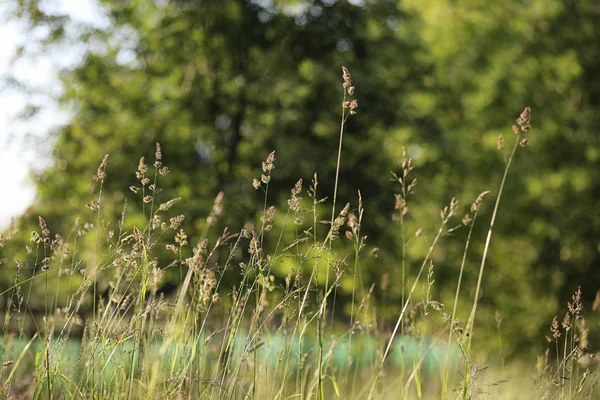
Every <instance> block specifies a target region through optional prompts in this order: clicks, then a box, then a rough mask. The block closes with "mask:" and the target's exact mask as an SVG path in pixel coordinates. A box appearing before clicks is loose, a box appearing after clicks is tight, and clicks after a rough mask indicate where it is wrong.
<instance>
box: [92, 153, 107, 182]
mask: <svg viewBox="0 0 600 400" xmlns="http://www.w3.org/2000/svg"><path fill="white" fill-rule="evenodd" d="M107 163H108V154H106V155H105V156H104V158H103V159H102V162H101V163H100V165H99V166H98V170H97V171H96V175H94V181H95V182H100V181H103V180H104V178H106V164H107Z"/></svg>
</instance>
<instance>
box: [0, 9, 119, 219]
mask: <svg viewBox="0 0 600 400" xmlns="http://www.w3.org/2000/svg"><path fill="white" fill-rule="evenodd" d="M42 4H43V5H44V4H46V5H47V6H45V7H44V11H45V12H49V13H53V14H54V13H68V14H69V16H70V17H71V19H72V20H73V21H75V22H81V23H87V24H92V25H95V26H97V27H106V26H107V25H108V24H109V21H108V19H107V18H106V17H105V16H104V15H103V14H102V11H101V9H100V8H99V7H98V5H97V3H96V2H95V1H94V0H60V1H51V2H47V3H42ZM7 11H8V5H7V4H6V3H4V4H3V5H0V18H4V20H2V21H1V22H2V23H0V38H2V40H0V77H1V78H4V77H6V76H7V75H8V76H14V77H16V78H17V79H19V80H21V81H23V82H25V83H27V85H29V86H30V87H32V88H34V89H35V91H36V92H39V93H40V94H39V95H29V96H28V95H25V94H24V93H20V92H18V91H15V90H10V89H7V88H6V87H4V85H3V84H2V82H1V81H0V88H1V90H0V231H1V230H3V229H5V228H6V227H8V225H9V224H10V220H11V218H12V217H17V216H19V215H20V214H22V213H23V212H24V211H25V210H26V209H27V207H29V206H30V205H31V203H32V202H33V200H34V198H35V185H34V182H33V181H31V179H30V178H29V176H30V170H32V169H33V168H34V166H35V168H43V167H44V166H45V165H47V163H48V162H49V160H50V154H49V152H50V150H51V149H50V148H49V146H45V147H44V146H37V144H40V143H44V142H45V141H47V140H46V137H47V135H48V132H50V131H51V130H52V129H54V128H55V127H57V126H59V125H61V124H64V123H65V122H66V121H67V120H68V115H67V113H65V112H61V111H60V110H58V108H57V107H56V105H53V104H52V101H51V98H52V97H53V96H55V95H56V94H58V93H60V84H59V82H58V79H57V76H58V72H59V71H60V69H61V68H64V67H66V66H68V65H72V64H74V63H76V62H77V60H78V59H79V57H80V56H81V54H82V53H81V51H82V50H83V48H82V47H80V48H72V49H60V51H56V52H53V53H54V54H48V55H44V56H40V57H36V58H35V59H31V58H25V59H22V60H20V61H19V62H18V63H16V64H11V60H12V58H13V56H14V53H15V51H16V49H17V48H18V46H19V45H22V44H23V43H25V41H26V40H27V34H26V32H25V29H24V27H23V25H22V24H20V23H19V22H17V21H8V22H7V21H6V19H5V18H6V15H7ZM28 103H32V104H34V105H36V106H39V107H42V112H40V113H39V114H38V115H36V117H35V118H33V119H31V120H29V121H27V122H23V121H19V120H17V116H18V114H19V113H20V112H22V111H23V109H24V107H25V106H26V105H27V104H28Z"/></svg>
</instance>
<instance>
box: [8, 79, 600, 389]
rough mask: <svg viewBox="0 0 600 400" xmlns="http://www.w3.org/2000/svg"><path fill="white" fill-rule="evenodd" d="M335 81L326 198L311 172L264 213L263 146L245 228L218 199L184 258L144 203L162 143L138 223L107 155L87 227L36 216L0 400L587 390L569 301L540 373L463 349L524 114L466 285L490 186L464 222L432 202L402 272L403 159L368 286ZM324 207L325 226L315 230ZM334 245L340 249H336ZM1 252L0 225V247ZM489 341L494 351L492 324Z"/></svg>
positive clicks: (526, 120) (579, 318)
mask: <svg viewBox="0 0 600 400" xmlns="http://www.w3.org/2000/svg"><path fill="white" fill-rule="evenodd" d="M343 82H344V83H343V90H344V95H343V101H342V109H341V112H342V116H341V123H340V139H339V147H338V149H337V151H338V158H337V159H338V162H337V167H336V179H335V184H334V192H333V194H329V193H321V192H320V191H319V181H318V176H317V174H315V175H314V177H313V179H312V181H311V182H310V184H309V185H308V190H306V189H305V184H304V182H302V180H300V181H298V183H297V184H296V185H295V186H294V188H291V195H290V198H289V201H288V202H287V209H282V210H276V209H275V208H274V207H272V206H270V204H271V203H272V202H273V200H272V199H271V198H270V197H269V184H270V182H271V171H272V170H273V169H274V168H275V166H276V159H275V152H273V153H271V154H269V155H268V157H267V158H266V160H265V162H264V163H263V164H262V168H261V170H260V171H257V176H260V177H259V178H256V179H255V180H254V182H253V185H254V188H255V189H256V190H260V191H262V192H263V194H264V202H263V207H262V210H261V211H260V215H261V217H260V220H259V221H258V223H257V224H256V225H255V228H253V230H246V229H243V230H241V231H238V232H230V231H228V230H225V231H223V232H222V233H221V234H216V232H214V230H215V227H216V225H217V224H216V221H217V220H218V219H219V218H220V217H221V214H222V209H223V208H222V202H223V201H224V200H223V195H222V194H221V193H220V194H219V195H218V196H217V198H216V199H215V204H214V207H213V209H212V211H211V213H210V215H209V216H207V220H206V224H205V229H204V230H203V232H202V233H201V235H200V236H199V237H198V238H195V242H194V245H193V247H192V249H191V250H190V249H189V247H190V244H189V243H188V239H190V238H188V236H187V234H186V233H185V232H184V231H183V229H181V225H182V221H183V219H184V217H185V216H177V215H170V214H169V211H170V208H171V207H172V206H173V205H174V204H175V203H177V202H179V201H185V199H179V198H175V199H172V200H170V201H167V202H165V203H162V204H158V202H157V197H156V193H157V189H156V188H157V187H158V185H159V184H160V179H161V177H162V176H163V175H165V174H166V173H168V170H166V169H165V166H164V165H163V160H162V154H161V148H160V145H158V144H157V148H156V154H155V160H154V163H153V164H152V166H150V167H149V166H148V165H147V164H146V161H145V158H142V159H141V160H140V162H139V166H138V170H137V172H136V177H137V179H138V181H139V183H138V185H137V186H136V187H132V188H131V190H132V191H134V192H135V193H137V195H138V196H139V197H140V204H141V205H142V209H143V215H144V221H143V222H142V223H139V221H138V222H136V223H134V222H130V221H128V220H127V205H125V206H124V208H123V212H122V215H121V217H120V219H119V220H118V221H106V219H105V215H104V213H103V207H104V205H103V204H104V201H103V196H106V193H103V185H104V181H105V179H106V173H105V168H106V166H107V163H109V162H110V159H109V157H108V156H107V157H105V158H104V159H103V160H102V163H101V164H100V166H99V167H98V170H97V172H96V175H95V176H94V180H95V182H96V186H97V189H96V192H95V195H94V196H95V197H94V200H93V201H92V202H91V203H89V205H88V206H89V207H90V208H91V209H92V210H93V211H94V213H95V214H94V215H95V223H94V225H91V224H86V225H78V226H76V227H75V228H74V229H73V233H72V234H71V235H68V236H67V238H66V239H64V240H63V239H58V238H55V237H54V236H52V235H51V233H50V231H49V230H48V228H47V226H46V222H45V221H44V219H43V218H42V217H40V219H39V223H40V230H39V231H37V232H34V233H33V234H32V237H31V242H30V244H29V245H28V248H27V251H28V253H29V257H31V258H32V259H33V260H34V261H33V262H32V265H33V268H32V269H31V270H29V269H28V268H26V267H25V264H24V263H21V262H17V261H15V262H14V264H12V263H11V262H6V263H5V264H4V268H5V270H6V271H7V273H8V274H9V275H10V277H11V280H12V284H11V285H10V287H8V288H2V290H1V295H2V298H3V299H4V300H5V305H6V307H5V309H4V314H3V316H2V319H3V325H2V337H1V338H0V354H1V359H2V372H1V381H2V385H1V387H0V394H1V396H2V398H11V397H15V396H16V397H18V398H36V399H63V398H97V399H126V398H130V399H142V398H148V399H150V398H164V399H310V398H313V399H319V400H320V399H334V398H340V399H381V398H388V399H442V400H443V399H460V398H462V399H475V398H503V399H504V398H506V399H509V398H515V399H522V398H539V399H550V398H559V399H593V398H598V396H600V390H599V389H598V388H597V383H598V363H597V362H595V361H594V360H593V359H592V358H590V357H589V354H588V353H589V352H590V350H589V349H588V346H587V335H588V333H587V328H586V327H585V320H584V318H583V313H582V308H581V306H580V305H581V297H580V296H581V294H580V293H579V292H578V293H576V294H575V295H574V297H573V301H572V302H571V303H569V305H568V311H567V314H566V315H567V316H568V318H567V319H565V320H564V321H563V323H562V324H560V323H559V322H560V321H558V320H557V322H556V323H555V324H554V326H553V328H552V330H551V334H550V337H549V338H548V340H549V342H550V344H551V347H552V348H554V351H553V352H548V353H546V354H545V355H541V356H539V357H538V360H537V363H536V361H535V360H532V361H531V363H529V364H527V363H523V362H522V361H520V360H518V359H517V360H515V361H513V362H512V364H510V365H505V363H504V358H503V357H502V356H501V355H500V356H498V357H495V358H494V357H493V358H491V359H485V358H483V359H482V358H481V357H482V354H478V353H475V352H474V350H473V348H474V347H473V346H472V341H473V340H475V341H477V340H478V339H479V340H481V339H483V338H481V337H480V338H478V337H477V336H476V334H475V332H477V330H476V329H475V328H476V321H477V318H476V313H477V309H478V302H479V299H480V296H479V294H480V292H481V288H482V286H483V285H484V282H483V277H484V272H485V269H484V267H485V263H486V257H487V252H488V250H489V248H490V246H492V237H493V226H494V223H495V221H496V217H497V216H499V215H501V195H502V192H503V187H504V184H505V182H506V181H507V179H510V167H511V163H513V160H514V162H517V158H518V157H516V156H517V155H518V152H519V149H520V148H521V147H522V146H525V145H527V142H526V139H525V135H526V134H527V132H528V131H529V129H530V119H531V114H530V110H529V108H526V109H525V110H524V112H523V113H522V114H521V115H520V116H519V119H518V120H517V125H515V126H514V128H513V129H514V135H513V139H512V140H514V142H513V146H512V147H511V151H510V154H509V156H508V158H507V163H506V165H505V168H504V172H503V175H502V181H501V185H500V188H499V189H498V191H497V193H496V194H495V205H494V209H493V215H492V218H491V221H490V223H489V229H488V234H487V237H486V240H485V247H484V252H483V256H482V258H481V260H479V261H480V263H479V265H480V269H479V279H478V281H477V284H476V286H475V287H474V288H465V287H462V283H463V281H462V276H463V271H464V267H465V262H466V260H467V259H468V258H469V257H470V254H469V246H470V244H471V240H472V236H471V234H472V232H473V226H474V224H475V223H476V222H477V223H481V218H479V219H478V218H477V216H478V212H479V209H480V207H481V204H482V202H483V198H484V197H485V195H486V194H488V193H487V192H484V193H482V195H480V196H479V197H478V198H477V199H475V200H474V202H473V204H472V205H471V207H470V209H469V212H468V215H466V216H464V217H458V213H459V212H460V211H459V204H458V202H457V201H456V200H455V199H452V200H451V201H450V203H449V205H448V206H446V207H442V209H441V211H440V215H439V223H438V229H437V231H436V232H435V233H434V235H432V236H431V237H430V238H429V239H428V240H429V243H428V245H427V248H428V250H427V251H426V254H425V256H424V258H423V259H422V260H421V262H420V263H419V268H418V269H416V270H410V265H409V263H408V262H407V260H406V256H405V255H406V252H407V251H408V248H409V247H410V246H411V245H412V243H413V242H412V241H411V235H409V234H408V233H407V232H406V225H405V216H406V215H408V212H409V211H408V210H409V205H410V207H412V206H413V205H412V203H411V201H412V200H411V193H412V190H413V189H414V187H415V185H416V182H417V181H416V180H415V179H414V177H413V174H414V172H413V166H412V161H411V159H410V158H409V157H408V156H407V155H406V153H404V156H403V158H402V160H400V164H401V171H400V172H399V173H397V174H394V179H395V180H396V181H397V182H398V184H399V194H398V195H397V196H396V207H395V209H396V215H395V219H396V221H397V222H398V225H399V229H401V233H402V234H401V238H402V240H401V243H399V244H398V245H399V246H401V249H402V255H403V257H402V260H400V261H399V265H400V268H401V282H392V283H390V282H389V280H388V281H386V280H385V279H384V278H385V277H382V279H381V282H380V283H379V284H377V285H375V284H373V285H372V286H370V287H366V285H365V283H364V277H363V272H362V268H361V266H362V265H361V260H363V259H364V258H365V257H375V256H376V251H366V248H365V243H366V237H365V236H364V234H363V233H362V232H361V225H362V223H363V217H364V215H365V213H364V211H365V210H364V209H363V206H362V198H361V193H360V192H358V193H357V198H356V204H353V205H351V204H347V205H345V206H343V207H342V206H340V205H338V204H336V201H337V189H338V186H339V185H342V184H344V183H343V182H339V170H340V165H341V163H342V162H343V156H342V154H343V137H344V129H345V123H346V121H347V119H348V118H350V117H351V116H352V115H353V114H355V113H356V112H357V102H356V100H355V97H354V87H353V86H352V81H351V76H350V73H349V71H348V70H347V69H345V68H344V70H343ZM507 141H508V140H507ZM257 169H258V168H257ZM248 184H250V182H249V183H248ZM305 193H306V194H307V196H308V199H306V198H303V195H304V194H305ZM330 195H332V201H331V203H328V201H327V200H326V197H328V196H330ZM491 196H492V195H490V197H491ZM326 207H330V211H331V212H330V213H329V212H328V211H326V214H330V215H331V217H330V219H329V220H328V221H325V223H321V222H322V221H321V218H322V217H321V216H320V213H323V210H325V209H326ZM282 215H283V216H282ZM461 219H462V220H461ZM463 226H467V227H468V232H469V233H468V237H467V240H466V242H465V246H464V251H463V253H462V265H461V267H460V273H459V276H457V277H456V291H455V296H454V302H453V304H449V305H447V307H445V306H444V305H443V304H441V303H439V302H438V301H435V300H434V299H433V296H432V293H433V291H434V289H435V265H434V264H433V261H432V254H433V252H434V250H435V249H436V246H437V245H438V244H439V243H440V241H442V240H443V239H444V238H445V237H446V236H447V235H448V234H449V233H451V232H453V231H454V230H455V229H458V228H459V227H463ZM111 227H114V228H111ZM420 235H421V233H419V232H417V236H420ZM209 237H210V238H216V239H211V240H210V241H209V240H208V238H209ZM289 238H292V239H291V240H289ZM190 240H191V239H190ZM342 240H345V241H346V243H350V246H348V245H342V244H340V241H342ZM11 245H12V242H11V232H7V234H6V236H5V237H3V239H2V241H0V247H8V246H11ZM174 271H175V273H176V274H178V275H179V278H180V279H179V281H180V283H179V286H178V288H177V291H176V292H175V293H174V294H168V295H166V296H165V295H164V294H163V293H162V291H161V282H162V280H163V278H164V276H165V274H166V273H173V272H174ZM276 276H279V278H276ZM388 279H389V278H388ZM232 282H233V283H232ZM342 284H343V285H346V289H347V287H348V286H349V287H350V290H349V292H350V296H348V297H349V300H347V307H346V308H345V310H346V311H345V313H344V312H343V311H339V310H338V308H336V301H338V302H339V301H341V300H340V299H339V298H338V289H339V287H340V285H342ZM390 284H393V285H401V298H400V299H399V301H398V300H396V301H398V303H397V307H396V314H395V315H394V322H393V323H391V324H390V323H389V322H386V320H385V319H384V318H382V315H381V314H382V311H381V310H380V309H378V307H377V302H375V301H374V290H377V291H378V293H379V294H380V295H381V296H382V298H383V299H385V298H386V297H385V296H386V293H387V292H386V290H387V287H388V286H389V285H390ZM376 286H377V287H376ZM470 290H473V291H474V293H475V295H474V296H473V299H474V301H473V304H472V305H471V307H470V309H469V310H465V312H463V313H461V315H462V314H465V315H466V314H468V315H469V318H468V320H466V321H461V320H459V319H458V318H457V316H458V315H459V311H460V310H459V309H458V304H459V302H458V299H459V297H460V295H461V293H464V292H465V291H470ZM40 293H42V294H43V298H44V300H43V304H44V309H43V311H41V310H34V309H33V308H32V307H31V306H30V299H31V296H32V294H33V295H34V296H36V295H39V294H40ZM446 309H447V310H451V312H447V311H445V310H446ZM336 310H337V311H336ZM336 313H337V314H336ZM486 340H487V338H486ZM494 340H495V341H499V342H500V343H502V335H501V322H500V319H499V318H498V337H497V338H494ZM480 347H485V343H482V345H481V346H480ZM500 347H501V346H500ZM490 365H491V367H490Z"/></svg>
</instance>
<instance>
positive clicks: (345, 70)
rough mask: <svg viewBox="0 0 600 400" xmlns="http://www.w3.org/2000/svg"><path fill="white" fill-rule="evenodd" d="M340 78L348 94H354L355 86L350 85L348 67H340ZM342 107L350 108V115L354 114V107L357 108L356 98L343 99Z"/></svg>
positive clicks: (350, 77) (350, 79)
mask: <svg viewBox="0 0 600 400" xmlns="http://www.w3.org/2000/svg"><path fill="white" fill-rule="evenodd" d="M342 79H343V80H344V84H343V86H344V90H345V91H346V93H347V94H348V96H354V91H355V90H356V88H355V87H354V86H353V85H352V76H351V75H350V71H348V68H346V67H342ZM343 107H344V108H347V109H348V110H350V115H354V114H356V109H357V108H358V100H356V99H351V100H346V101H344V104H343Z"/></svg>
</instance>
